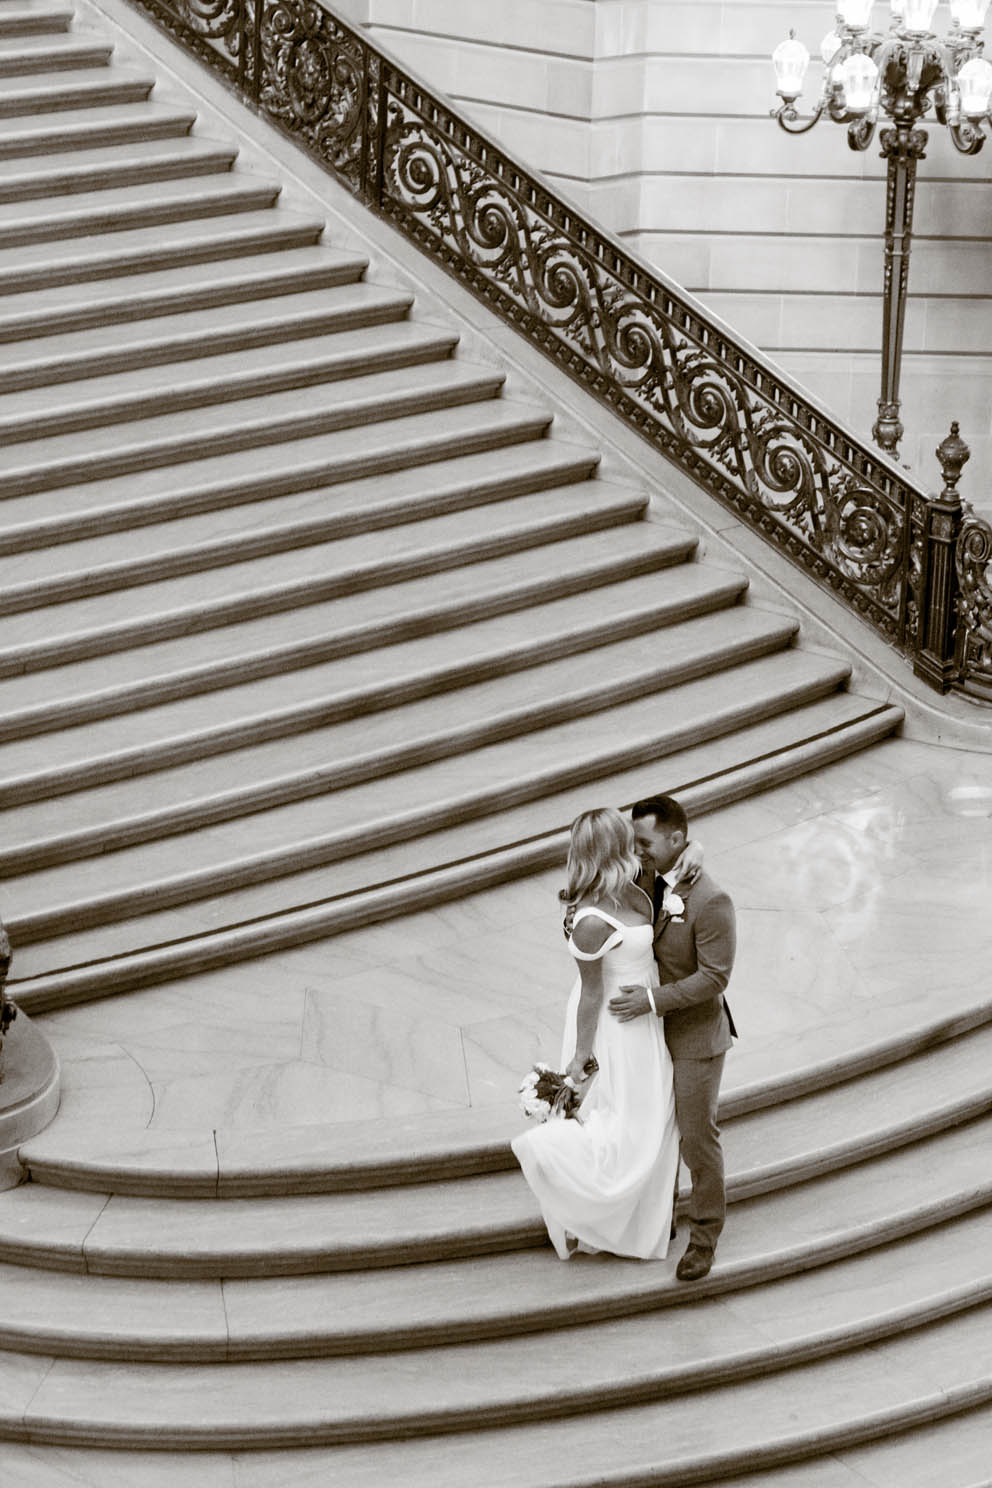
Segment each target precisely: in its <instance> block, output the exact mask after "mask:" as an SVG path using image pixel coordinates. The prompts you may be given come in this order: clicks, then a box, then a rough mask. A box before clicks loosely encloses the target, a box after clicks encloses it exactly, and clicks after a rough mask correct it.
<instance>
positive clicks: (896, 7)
mask: <svg viewBox="0 0 992 1488" xmlns="http://www.w3.org/2000/svg"><path fill="white" fill-rule="evenodd" d="M937 3H938V0H901V3H900V0H892V3H891V11H892V22H891V26H890V29H889V32H888V34H887V35H882V34H881V33H880V32H876V31H871V30H869V21H870V18H871V11H872V0H838V14H837V29H836V30H835V31H831V32H830V33H829V34H828V35H827V36H825V37H824V38H823V42H822V45H821V47H820V55H821V57H822V58H823V62H824V75H823V89H822V92H821V94H820V98H819V100H818V102H817V104H816V107H815V108H814V110H813V113H812V115H810V116H808V117H805V118H804V117H802V116H801V115H800V114H799V113H798V112H797V111H796V106H795V105H796V99H797V98H798V97H799V95H800V93H801V92H802V88H803V80H804V78H805V75H806V69H807V66H808V65H809V52H808V51H807V49H806V48H805V47H804V46H803V44H802V42H801V41H797V40H796V39H795V33H794V32H790V33H789V40H788V41H783V42H782V43H781V44H780V45H779V46H777V47H776V48H775V51H774V53H773V54H772V61H773V63H774V65H775V72H776V76H777V79H778V94H779V97H780V98H781V99H782V103H781V106H780V107H779V108H778V109H777V110H773V117H775V118H776V119H777V120H778V122H779V124H780V125H781V127H782V128H783V129H784V130H785V131H786V132H787V133H789V134H805V133H806V132H807V130H810V129H812V128H813V126H814V124H817V123H818V122H819V120H820V119H821V118H822V117H823V115H824V114H827V115H828V116H829V117H830V118H831V119H832V120H833V121H834V122H835V123H836V124H846V125H847V141H848V144H849V145H850V147H851V149H852V150H866V149H867V148H868V146H869V145H870V144H871V141H872V138H873V137H874V134H875V126H876V124H877V122H878V116H879V113H880V112H881V113H884V114H885V115H887V116H888V118H890V119H891V120H892V125H893V127H892V128H889V129H883V130H882V132H881V136H880V142H881V154H882V156H883V158H884V159H885V161H886V198H885V200H886V209H885V277H884V281H883V304H882V390H881V396H880V397H879V400H878V418H877V420H876V422H875V424H874V427H873V428H872V434H873V436H874V438H875V441H876V443H877V444H878V445H879V446H880V448H882V449H883V450H884V451H885V452H886V454H889V455H891V456H893V458H894V457H895V456H896V455H897V454H898V452H899V441H900V439H901V438H902V435H903V426H902V423H901V422H900V419H899V372H900V364H901V361H902V338H903V324H904V321H905V317H906V284H907V280H908V276H909V251H910V243H911V234H912V226H913V197H914V192H915V186H916V162H917V161H918V160H922V159H923V156H924V152H925V150H926V143H927V132H926V130H925V129H918V128H917V127H916V126H917V123H918V121H919V120H920V119H922V118H923V117H924V116H925V115H926V114H927V112H928V111H929V110H930V109H931V108H932V109H933V110H934V113H935V115H936V117H937V119H938V121H939V122H940V123H941V124H945V125H946V126H947V128H948V131H949V133H950V136H951V139H952V140H953V142H954V145H955V147H956V148H957V149H958V150H960V151H961V152H962V154H964V155H975V154H977V152H978V151H979V150H980V149H981V148H982V146H983V144H984V143H985V131H984V129H983V125H986V126H988V125H989V124H990V116H989V101H990V98H992V64H990V63H989V62H987V61H986V60H985V59H984V58H983V57H982V55H981V53H982V47H983V41H982V35H981V33H982V30H983V27H984V25H985V13H986V11H987V10H988V8H989V0H950V11H951V25H950V27H949V29H948V31H947V33H946V35H945V36H944V37H943V38H941V37H939V36H937V35H936V33H935V32H933V31H932V30H931V29H930V27H931V23H932V21H933V18H934V12H935V11H936V9H937Z"/></svg>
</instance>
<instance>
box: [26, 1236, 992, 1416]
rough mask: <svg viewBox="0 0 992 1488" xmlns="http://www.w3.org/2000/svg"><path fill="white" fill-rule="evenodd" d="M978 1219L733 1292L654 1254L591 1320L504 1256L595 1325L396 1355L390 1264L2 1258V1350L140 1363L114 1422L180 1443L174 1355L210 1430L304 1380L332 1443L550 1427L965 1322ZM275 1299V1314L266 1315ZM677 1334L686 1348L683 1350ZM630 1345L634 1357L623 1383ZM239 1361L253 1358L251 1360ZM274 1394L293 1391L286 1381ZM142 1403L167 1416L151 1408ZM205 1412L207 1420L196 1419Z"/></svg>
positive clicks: (414, 1279) (979, 1268)
mask: <svg viewBox="0 0 992 1488" xmlns="http://www.w3.org/2000/svg"><path fill="white" fill-rule="evenodd" d="M731 1212H732V1213H733V1211H731ZM990 1224H992V1213H990V1211H989V1210H988V1209H981V1210H978V1211H976V1212H975V1213H973V1214H969V1215H967V1216H965V1217H963V1218H961V1219H958V1220H955V1221H952V1222H950V1223H948V1224H945V1225H942V1226H939V1227H937V1228H936V1229H935V1230H931V1231H923V1232H921V1233H919V1234H917V1235H914V1236H911V1237H909V1238H908V1239H904V1240H901V1241H897V1242H895V1243H894V1244H893V1245H892V1246H891V1247H890V1248H889V1249H888V1252H887V1254H888V1255H889V1257H890V1260H891V1263H892V1266H893V1267H898V1272H899V1275H898V1277H895V1276H893V1274H892V1270H891V1269H890V1268H889V1267H883V1266H879V1264H878V1255H877V1254H876V1253H875V1252H873V1251H871V1250H869V1251H867V1252H864V1253H862V1254H859V1255H857V1256H855V1257H853V1258H850V1259H847V1260H841V1261H836V1262H834V1263H833V1264H827V1265H825V1266H823V1267H820V1268H816V1269H813V1270H808V1271H805V1272H799V1273H798V1274H796V1275H794V1276H791V1277H787V1278H784V1279H781V1280H777V1281H769V1282H766V1283H764V1284H760V1283H759V1284H757V1285H756V1286H754V1287H752V1288H750V1289H749V1290H747V1291H745V1292H742V1293H740V1294H734V1295H733V1296H732V1298H724V1297H722V1296H719V1295H718V1296H712V1297H708V1298H700V1297H698V1296H690V1298H688V1299H686V1298H685V1296H684V1288H680V1287H679V1286H678V1284H677V1283H674V1281H673V1277H672V1270H673V1260H668V1261H664V1262H657V1263H654V1264H652V1265H651V1266H649V1267H645V1266H642V1267H640V1268H638V1269H640V1270H642V1271H644V1270H649V1271H651V1272H652V1273H659V1272H663V1273H664V1281H663V1282H661V1279H660V1278H656V1285H658V1284H659V1283H660V1285H662V1286H663V1287H664V1297H665V1300H664V1302H657V1303H656V1304H655V1305H654V1306H651V1305H650V1304H649V1303H647V1300H646V1298H642V1299H639V1300H640V1301H641V1303H642V1305H641V1307H639V1308H637V1309H636V1310H635V1311H632V1312H628V1313H624V1311H623V1310H622V1300H621V1299H620V1298H618V1299H617V1303H618V1305H619V1306H620V1307H621V1310H620V1311H619V1312H618V1313H616V1314H615V1315H614V1314H611V1313H610V1312H609V1311H603V1312H602V1313H600V1315H599V1316H598V1317H597V1316H596V1315H595V1313H593V1311H592V1308H591V1307H590V1306H589V1298H588V1297H586V1298H581V1292H580V1289H579V1286H578V1285H577V1284H576V1278H575V1277H574V1275H573V1276H571V1277H566V1276H561V1277H560V1281H559V1275H556V1274H555V1272H554V1271H553V1270H552V1268H553V1267H560V1263H559V1262H557V1261H556V1260H555V1259H554V1258H553V1257H552V1256H550V1255H549V1253H548V1252H547V1251H546V1250H545V1251H543V1252H526V1253H525V1254H524V1255H518V1256H505V1257H502V1258H501V1259H500V1262H499V1263H498V1264H499V1265H506V1266H507V1268H508V1269H509V1268H510V1267H511V1266H512V1264H513V1263H514V1262H516V1263H517V1269H519V1270H520V1272H521V1275H522V1276H523V1275H525V1274H526V1271H525V1268H524V1265H523V1264H522V1263H524V1262H529V1270H530V1272H531V1273H536V1277H541V1278H546V1279H547V1284H548V1286H549V1291H550V1294H551V1296H553V1297H554V1298H555V1300H556V1301H558V1302H559V1303H560V1301H561V1300H562V1295H563V1294H567V1293H571V1295H572V1296H573V1298H575V1299H576V1300H577V1301H578V1302H579V1307H580V1310H582V1311H585V1312H586V1314H587V1316H590V1317H591V1318H593V1319H594V1320H590V1321H586V1322H581V1323H577V1324H572V1325H571V1326H569V1327H568V1328H567V1330H565V1331H563V1330H561V1329H557V1328H548V1329H544V1330H540V1331H536V1332H535V1331H529V1332H525V1333H518V1334H501V1335H498V1336H497V1337H495V1338H491V1339H484V1338H482V1339H474V1338H473V1335H472V1333H471V1332H470V1331H469V1330H468V1329H466V1328H464V1327H462V1328H459V1329H457V1330H456V1331H455V1334H454V1337H453V1339H452V1340H451V1341H450V1342H446V1341H445V1335H444V1334H443V1333H439V1334H438V1336H437V1337H436V1339H432V1340H431V1342H430V1344H429V1345H428V1347H429V1352H425V1350H424V1346H423V1345H421V1348H420V1349H419V1350H418V1351H417V1352H416V1353H413V1352H410V1351H409V1346H407V1347H406V1348H404V1347H403V1345H401V1344H398V1345H394V1346H392V1347H391V1346H390V1344H391V1340H390V1338H389V1335H388V1334H385V1333H383V1334H381V1335H380V1334H378V1333H377V1332H376V1323H378V1324H379V1325H380V1326H381V1325H382V1324H383V1323H385V1322H386V1319H385V1318H384V1317H382V1315H381V1314H380V1315H379V1317H378V1318H377V1317H375V1314H376V1312H377V1308H376V1299H375V1283H376V1282H379V1283H383V1282H385V1283H386V1285H385V1287H384V1288H383V1290H384V1292H385V1294H386V1295H385V1296H384V1297H383V1299H382V1301H383V1302H384V1303H386V1304H387V1305H388V1301H389V1299H390V1296H391V1295H392V1294H394V1293H395V1290H396V1287H395V1285H394V1286H392V1288H391V1286H390V1284H391V1283H395V1282H397V1281H398V1280H399V1278H397V1277H396V1275H395V1273H380V1274H371V1275H369V1276H360V1275H359V1276H355V1275H352V1276H350V1277H347V1278H344V1277H341V1276H337V1277H334V1276H327V1277H307V1278H296V1279H293V1280H284V1281H279V1280H273V1281H266V1280H264V1279H261V1280H253V1281H241V1282H239V1281H227V1282H202V1281H201V1282H185V1283H181V1284H177V1283H175V1282H169V1281H162V1280H158V1281H155V1280H142V1281H137V1280H135V1279H133V1278H127V1279H121V1278H115V1277H101V1276H89V1275H88V1276H79V1275H70V1274H57V1273H52V1272H50V1271H47V1272H46V1271H40V1270H35V1269H33V1268H28V1267H13V1266H0V1279H2V1281H3V1282H4V1283H5V1284H6V1285H5V1286H4V1292H5V1295H10V1296H11V1297H12V1299H13V1301H12V1305H11V1306H10V1307H9V1308H8V1310H7V1311H6V1314H5V1319H4V1324H3V1326H2V1327H0V1346H2V1348H3V1349H5V1350H7V1351H16V1352H18V1353H22V1354H29V1355H38V1354H41V1355H46V1356H49V1357H52V1356H54V1357H55V1358H56V1359H58V1361H59V1362H58V1363H57V1364H56V1365H55V1368H56V1369H62V1368H63V1367H64V1364H63V1362H62V1361H64V1360H67V1359H74V1360H79V1361H82V1360H90V1361H93V1360H105V1361H111V1360H118V1359H119V1360H127V1362H128V1364H129V1366H130V1369H131V1370H133V1371H134V1372H133V1373H132V1374H131V1376H130V1386H131V1388H130V1389H129V1392H128V1393H129V1396H130V1399H129V1404H130V1407H131V1409H130V1410H129V1411H128V1412H127V1415H126V1418H127V1419H129V1420H130V1421H131V1422H132V1423H133V1424H137V1423H138V1422H143V1423H144V1424H145V1425H146V1426H148V1425H150V1424H151V1421H152V1419H155V1421H156V1425H157V1426H159V1427H161V1428H163V1429H165V1430H167V1431H168V1432H170V1433H175V1434H176V1435H178V1434H179V1433H183V1434H184V1438H185V1441H186V1442H188V1443H189V1444H190V1445H192V1444H193V1442H194V1441H195V1440H196V1435H197V1428H196V1426H194V1424H193V1422H194V1417H193V1416H192V1413H191V1410H190V1405H189V1404H187V1403H186V1401H185V1400H184V1399H183V1396H179V1398H178V1399H177V1392H176V1391H175V1386H174V1381H175V1377H176V1373H177V1371H176V1367H175V1366H176V1365H177V1364H178V1363H182V1364H184V1365H186V1366H187V1368H190V1369H192V1370H193V1371H194V1373H193V1377H192V1378H191V1379H190V1378H188V1377H187V1376H186V1372H185V1371H184V1381H185V1384H186V1387H187V1388H188V1389H189V1390H190V1392H191V1393H190V1396H189V1399H190V1401H191V1400H192V1399H193V1398H194V1396H193V1393H192V1392H193V1391H195V1390H197V1389H200V1390H202V1391H203V1392H204V1394H208V1395H209V1396H210V1397H211V1399H212V1400H213V1401H214V1402H215V1405H214V1412H215V1413H213V1414H212V1419H211V1421H210V1425H211V1426H213V1427H214V1428H215V1429H217V1428H219V1427H220V1425H221V1421H223V1422H224V1423H225V1424H226V1425H227V1426H228V1427H235V1428H236V1429H240V1431H241V1432H242V1433H243V1434H244V1435H243V1440H244V1442H245V1444H247V1442H248V1437H249V1434H250V1433H251V1431H252V1429H253V1426H252V1423H253V1421H257V1420H258V1419H259V1410H258V1406H259V1401H260V1399H261V1398H262V1396H263V1394H264V1392H266V1391H268V1392H269V1393H270V1394H272V1395H278V1396H282V1391H283V1390H285V1389H286V1387H287V1384H288V1383H289V1381H293V1383H295V1384H298V1385H299V1387H300V1397H297V1398H298V1401H299V1405H300V1407H302V1410H303V1411H305V1412H306V1414H307V1416H309V1418H310V1419H311V1420H313V1419H315V1418H316V1419H320V1420H321V1422H322V1424H323V1428H324V1430H326V1431H327V1433H328V1436H331V1435H332V1433H335V1432H336V1433H340V1435H341V1436H342V1437H344V1438H345V1439H347V1437H348V1436H351V1437H352V1438H359V1439H360V1438H361V1437H362V1436H365V1437H374V1436H385V1435H399V1434H402V1433H403V1432H404V1431H405V1430H406V1431H408V1430H410V1428H411V1427H412V1426H413V1425H414V1424H415V1423H416V1425H417V1429H418V1431H426V1430H432V1431H446V1430H452V1429H457V1430H464V1429H466V1428H467V1427H472V1426H477V1425H483V1424H487V1422H488V1421H489V1420H492V1421H495V1422H499V1423H500V1424H503V1425H508V1424H511V1423H513V1422H515V1421H521V1420H527V1419H528V1418H530V1419H533V1418H534V1417H535V1416H536V1415H537V1414H538V1413H540V1414H541V1416H543V1417H544V1418H545V1419H554V1418H555V1417H560V1416H563V1415H570V1414H573V1413H574V1412H575V1411H576V1410H577V1409H602V1408H603V1407H604V1406H606V1405H609V1404H611V1403H613V1401H619V1400H626V1401H627V1403H634V1401H635V1400H646V1399H651V1398H663V1397H666V1396H672V1395H676V1394H679V1393H682V1392H684V1391H686V1390H691V1389H699V1388H700V1387H705V1386H710V1387H711V1386H713V1385H715V1384H723V1383H727V1382H729V1381H731V1380H743V1379H748V1378H753V1377H754V1376H755V1375H760V1374H762V1373H764V1372H766V1371H768V1370H773V1369H777V1368H783V1367H786V1366H789V1367H794V1366H797V1365H802V1364H803V1363H805V1362H807V1361H809V1360H810V1359H815V1358H817V1357H823V1356H825V1355H827V1356H829V1355H832V1354H838V1353H842V1352H845V1351H847V1350H849V1349H851V1348H855V1347H858V1346H860V1345H866V1344H872V1345H876V1344H878V1343H879V1342H880V1341H881V1340H883V1339H885V1338H887V1337H892V1336H895V1335H896V1334H898V1333H900V1332H904V1331H906V1330H907V1329H910V1328H914V1327H921V1326H926V1325H927V1324H929V1323H931V1322H933V1321H936V1320H939V1319H942V1318H945V1317H960V1316H962V1315H964V1316H967V1314H968V1313H969V1312H970V1311H971V1310H972V1309H974V1308H984V1307H985V1306H986V1305H987V1304H988V1302H989V1300H990V1298H992V1264H990V1261H989V1240H990V1238H992V1229H990ZM949 1246H950V1247H953V1249H954V1253H955V1256H956V1261H957V1264H956V1267H955V1275H954V1277H953V1278H949V1277H948V1276H947V1275H946V1274H945V1270H944V1266H943V1264H942V1263H943V1261H944V1259H945V1256H946V1250H947V1248H948V1247H949ZM678 1248H679V1249H681V1247H678ZM478 1267H479V1263H472V1262H466V1263H461V1264H460V1265H459V1264H458V1263H451V1262H448V1263H443V1262H442V1263H440V1265H439V1266H438V1267H437V1268H436V1270H435V1268H434V1267H430V1266H415V1267H412V1268H410V1272H411V1273H412V1274H409V1275H408V1277H407V1278H404V1279H406V1280H408V1284H409V1287H410V1290H412V1289H413V1288H414V1287H415V1286H416V1285H418V1284H419V1286H420V1287H421V1288H422V1289H423V1291H424V1293H425V1294H426V1295H427V1296H433V1298H434V1299H435V1301H436V1302H440V1304H441V1307H442V1311H444V1312H446V1311H447V1309H446V1308H445V1307H444V1302H443V1300H442V1299H443V1288H444V1286H445V1283H448V1284H450V1283H451V1282H452V1280H453V1279H454V1277H453V1274H452V1273H454V1272H455V1271H456V1270H459V1269H460V1270H462V1271H465V1272H468V1273H470V1275H469V1276H468V1277H467V1278H466V1281H467V1290H468V1291H469V1293H470V1294H471V1285H472V1276H471V1273H472V1272H474V1271H477V1270H478ZM609 1267H612V1268H613V1269H616V1263H612V1262H606V1261H604V1262H603V1263H602V1264H601V1265H599V1266H598V1267H597V1270H596V1273H594V1274H593V1275H590V1274H589V1271H590V1268H589V1267H585V1268H581V1267H572V1266H570V1267H569V1268H568V1270H570V1271H572V1272H573V1273H574V1272H576V1271H582V1272H583V1274H582V1275H581V1276H580V1277H579V1278H578V1280H579V1281H584V1283H585V1287H586V1289H587V1292H588V1291H589V1290H594V1289H596V1287H597V1284H598V1283H599V1282H601V1281H603V1280H604V1279H605V1276H604V1273H605V1271H606V1270H607V1268H609ZM628 1269H630V1268H628ZM559 1274H560V1273H559ZM536 1277H535V1279H536ZM363 1283H364V1284H366V1285H365V1286H364V1287H363ZM562 1283H564V1285H562ZM569 1283H571V1285H569ZM346 1289H350V1292H351V1294H352V1295H351V1296H350V1297H349V1298H345V1299H344V1300H343V1301H342V1305H341V1310H340V1312H339V1309H338V1307H337V1306H336V1305H335V1297H334V1293H335V1290H336V1291H337V1292H338V1293H339V1294H340V1293H341V1292H343V1291H345V1290H346ZM363 1290H364V1291H365V1296H364V1297H362V1292H363ZM528 1290H530V1288H528ZM659 1295H660V1293H659ZM631 1300H634V1299H633V1298H632V1299H631ZM280 1301H281V1302H282V1305H283V1308H284V1311H282V1312H281V1313H280V1312H277V1311H276V1308H277V1307H278V1306H279V1304H280ZM363 1303H364V1315H365V1318H366V1319H367V1324H368V1325H371V1326H370V1327H369V1331H367V1332H364V1333H362V1332H359V1331H355V1333H354V1334H353V1336H352V1339H351V1341H350V1343H349V1339H348V1334H347V1328H348V1325H349V1323H350V1324H351V1325H352V1326H353V1327H354V1325H355V1323H356V1321H357V1320H358V1318H359V1316H360V1315H361V1311H360V1310H361V1309H362V1306H363ZM583 1303H584V1304H585V1305H584V1306H583ZM342 1314H343V1315H342ZM335 1316H338V1317H339V1319H340V1323H341V1324H343V1326H342V1327H340V1328H339V1329H338V1330H334V1329H331V1328H328V1327H327V1325H326V1322H325V1320H327V1319H330V1318H332V1317H335ZM531 1326H532V1327H533V1324H532V1325H531ZM294 1328H295V1329H296V1330H297V1331H296V1332H295V1333H294V1331H293V1329H294ZM673 1337H679V1338H680V1340H681V1344H680V1347H679V1348H678V1349H677V1350H673V1347H672V1339H673ZM459 1340H460V1341H459ZM563 1349H565V1350H567V1352H568V1353H569V1354H571V1355H573V1356H574V1355H576V1354H577V1355H578V1356H579V1357H581V1358H582V1359H583V1361H584V1367H583V1369H582V1370H581V1371H576V1372H572V1371H568V1370H563V1369H562V1368H561V1367H560V1364H561V1357H562V1351H563ZM631 1357H636V1359H637V1360H638V1370H637V1374H636V1378H635V1379H634V1380H632V1379H631V1378H630V1370H629V1361H630V1359H631ZM304 1360H305V1361H306V1362H305V1363H304V1362H303V1361H304ZM249 1361H251V1362H256V1367H255V1368H249V1367H246V1365H247V1364H248V1363H249ZM287 1364H288V1365H289V1367H288V1368H287ZM156 1365H157V1366H158V1367H155V1366H156ZM163 1365H171V1366H172V1367H171V1369H169V1368H163V1367H162V1366H163ZM197 1366H199V1368H197ZM205 1366H209V1367H205ZM31 1372H33V1371H31ZM66 1378H67V1379H70V1378H71V1379H73V1380H75V1381H77V1382H82V1381H83V1380H84V1379H85V1380H87V1381H88V1383H89V1384H90V1385H91V1386H93V1387H96V1386H97V1383H98V1381H100V1380H101V1379H102V1380H103V1383H104V1389H105V1392H106V1394H107V1396H108V1397H111V1396H113V1395H114V1393H115V1392H114V1390H113V1388H112V1387H111V1385H110V1370H109V1369H107V1368H106V1367H100V1366H96V1367H93V1368H92V1369H91V1370H88V1369H86V1368H84V1367H82V1365H81V1364H80V1365H77V1366H75V1367H73V1368H71V1369H68V1370H66ZM485 1381H488V1391H487V1390H486V1389H485V1386H484V1382H485ZM620 1381H623V1384H622V1385H621V1384H620V1383H619V1382H620ZM280 1384H281V1385H282V1389H281V1388H280ZM287 1393H288V1394H290V1395H292V1393H293V1389H292V1385H289V1389H288V1391H287ZM184 1394H185V1392H184ZM156 1398H159V1399H160V1400H161V1401H162V1409H161V1410H156V1409H155V1406H154V1405H153V1404H152V1402H153V1401H154V1400H155V1399H156ZM301 1413H302V1412H301ZM294 1414H295V1412H294V1408H293V1406H292V1405H290V1406H289V1408H288V1410H284V1412H283V1414H282V1417H281V1419H282V1420H283V1422H284V1423H285V1422H287V1421H291V1420H293V1418H294ZM262 1418H263V1419H264V1412H263V1413H262ZM123 1419H124V1416H123V1414H122V1415H118V1414H117V1413H116V1412H115V1413H114V1415H113V1416H112V1417H109V1418H108V1417H105V1418H104V1424H105V1426H107V1427H109V1429H110V1432H111V1433H113V1432H114V1428H115V1427H116V1428H117V1429H118V1430H119V1429H120V1428H121V1426H122V1425H123ZM8 1420H9V1418H8ZM7 1424H8V1423H7V1422H4V1423H3V1425H7ZM199 1424H200V1425H201V1427H204V1428H205V1427H206V1426H207V1422H205V1421H202V1418H201V1421H200V1423H199ZM269 1429H271V1425H270V1428H269ZM2 1430H3V1426H0V1432H2ZM187 1433H188V1435H187Z"/></svg>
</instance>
